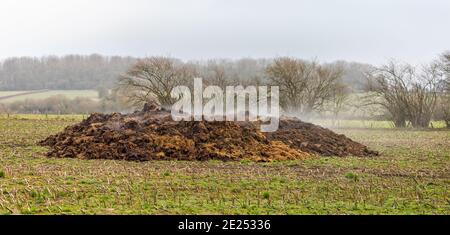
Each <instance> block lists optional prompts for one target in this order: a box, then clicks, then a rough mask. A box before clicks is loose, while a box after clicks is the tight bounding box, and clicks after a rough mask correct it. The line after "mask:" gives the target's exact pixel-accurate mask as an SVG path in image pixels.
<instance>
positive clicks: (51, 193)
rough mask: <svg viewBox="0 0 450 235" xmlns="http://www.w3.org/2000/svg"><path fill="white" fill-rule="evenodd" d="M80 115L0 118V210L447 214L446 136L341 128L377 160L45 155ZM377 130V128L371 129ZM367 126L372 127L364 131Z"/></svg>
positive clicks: (449, 168) (449, 140) (442, 132)
mask: <svg viewBox="0 0 450 235" xmlns="http://www.w3.org/2000/svg"><path fill="white" fill-rule="evenodd" d="M82 118H83V117H82V116H70V115H65V116H57V115H48V116H45V115H15V116H9V117H8V116H1V117H0V214H450V190H449V187H450V131H448V130H446V129H433V130H431V129H430V130H414V129H404V130H395V129H391V128H388V126H385V125H382V124H379V125H380V126H381V127H383V128H373V129H370V128H355V127H354V126H352V125H349V126H345V123H342V124H341V127H347V128H341V129H337V130H336V131H337V132H340V133H343V134H345V135H347V136H349V137H351V138H352V139H354V140H357V141H359V142H362V143H363V144H366V145H368V146H369V147H371V148H372V149H374V150H377V151H380V153H381V156H379V157H372V158H361V157H346V158H338V157H313V158H310V159H307V160H304V161H288V162H272V163H253V162H248V161H242V162H219V161H208V162H185V161H151V162H124V161H112V160H79V159H55V158H47V157H45V155H44V154H45V152H46V148H43V147H40V146H37V145H36V142H37V141H39V140H41V139H43V138H45V137H46V136H48V135H50V134H53V133H56V132H58V131H61V130H62V129H63V128H64V127H65V126H67V125H70V124H73V123H75V122H78V121H80V120H81V119H82ZM377 125H378V124H377ZM372 126H373V125H372Z"/></svg>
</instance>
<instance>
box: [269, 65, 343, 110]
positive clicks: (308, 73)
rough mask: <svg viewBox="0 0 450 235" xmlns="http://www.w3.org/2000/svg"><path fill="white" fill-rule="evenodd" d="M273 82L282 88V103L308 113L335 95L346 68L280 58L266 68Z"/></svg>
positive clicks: (285, 106)
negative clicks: (334, 92)
mask: <svg viewBox="0 0 450 235" xmlns="http://www.w3.org/2000/svg"><path fill="white" fill-rule="evenodd" d="M266 73H267V76H268V77H269V80H270V83H271V84H272V85H276V86H279V88H280V94H281V95H280V104H281V106H282V107H283V108H284V109H285V110H287V111H288V112H297V111H300V112H301V113H304V114H308V113H310V112H311V111H314V110H316V111H317V110H320V109H321V108H323V106H324V103H325V102H327V101H329V100H330V99H331V98H332V93H333V90H334V89H335V87H336V84H337V83H338V81H339V79H340V78H341V77H342V74H343V70H342V68H341V67H340V66H332V65H320V64H319V63H317V62H315V61H312V62H308V61H303V60H299V59H293V58H288V57H282V58H277V59H275V60H274V62H273V64H271V65H269V66H268V68H267V70H266Z"/></svg>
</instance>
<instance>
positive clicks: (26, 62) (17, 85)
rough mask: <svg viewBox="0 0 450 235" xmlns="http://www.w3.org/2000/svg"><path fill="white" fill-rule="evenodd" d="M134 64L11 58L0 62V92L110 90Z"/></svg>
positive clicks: (113, 60)
mask: <svg viewBox="0 0 450 235" xmlns="http://www.w3.org/2000/svg"><path fill="white" fill-rule="evenodd" d="M135 61H136V58H132V57H120V56H112V57H106V56H101V55H97V54H93V55H88V56H82V55H67V56H63V57H58V56H45V57H40V58H37V57H15V58H8V59H6V60H4V61H2V62H0V90H2V91H15V90H41V89H53V90H56V89H57V90H85V89H97V88H99V87H107V88H112V87H113V86H114V85H115V83H116V80H117V77H118V76H119V75H120V74H121V73H123V72H124V71H126V70H127V69H128V68H129V67H130V66H131V65H133V64H134V63H135Z"/></svg>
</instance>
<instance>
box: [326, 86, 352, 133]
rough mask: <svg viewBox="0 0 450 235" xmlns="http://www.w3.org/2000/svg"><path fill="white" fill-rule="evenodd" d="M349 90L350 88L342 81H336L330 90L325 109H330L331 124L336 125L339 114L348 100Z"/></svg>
mask: <svg viewBox="0 0 450 235" xmlns="http://www.w3.org/2000/svg"><path fill="white" fill-rule="evenodd" d="M350 92H351V91H350V88H349V87H348V86H347V85H346V84H344V83H343V82H340V83H337V84H336V85H335V87H334V89H333V90H332V91H331V98H330V101H329V105H328V106H327V107H328V108H327V111H331V113H332V114H333V125H336V120H337V118H338V117H339V114H340V113H341V112H342V111H343V110H344V107H345V105H346V104H347V102H348V101H349V95H350Z"/></svg>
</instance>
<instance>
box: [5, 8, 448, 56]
mask: <svg viewBox="0 0 450 235" xmlns="http://www.w3.org/2000/svg"><path fill="white" fill-rule="evenodd" d="M449 29H450V1H448V0H340V1H338V0H335V1H333V0H327V1H326V0H308V1H306V0H299V1H284V0H282V1H280V0H277V1H276V0H248V1H244V0H222V1H220V0H217V1H213V0H210V1H207V0H184V1H183V0H161V1H150V0H147V1H144V0H39V1H36V0H2V1H1V2H0V58H6V57H10V56H42V55H64V54H70V53H73V54H91V53H100V54H105V55H131V56H150V55H170V56H174V57H179V58H182V59H206V58H217V57H226V58H241V57H247V56H250V57H274V56H285V55H287V56H295V57H300V58H306V59H308V58H317V59H319V60H321V61H332V60H336V59H345V60H351V61H360V62H369V63H382V62H384V61H386V60H387V59H389V58H391V57H393V58H397V59H399V60H403V61H408V62H412V63H420V62H425V61H427V60H430V59H432V58H434V57H435V56H436V55H437V54H439V53H441V52H442V51H444V50H448V49H450V30H449Z"/></svg>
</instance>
